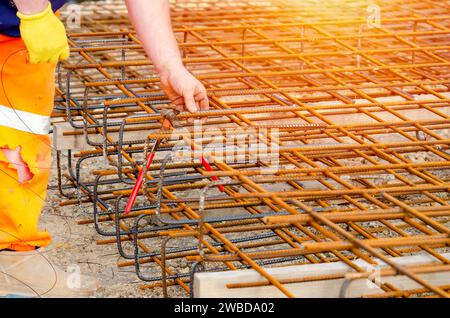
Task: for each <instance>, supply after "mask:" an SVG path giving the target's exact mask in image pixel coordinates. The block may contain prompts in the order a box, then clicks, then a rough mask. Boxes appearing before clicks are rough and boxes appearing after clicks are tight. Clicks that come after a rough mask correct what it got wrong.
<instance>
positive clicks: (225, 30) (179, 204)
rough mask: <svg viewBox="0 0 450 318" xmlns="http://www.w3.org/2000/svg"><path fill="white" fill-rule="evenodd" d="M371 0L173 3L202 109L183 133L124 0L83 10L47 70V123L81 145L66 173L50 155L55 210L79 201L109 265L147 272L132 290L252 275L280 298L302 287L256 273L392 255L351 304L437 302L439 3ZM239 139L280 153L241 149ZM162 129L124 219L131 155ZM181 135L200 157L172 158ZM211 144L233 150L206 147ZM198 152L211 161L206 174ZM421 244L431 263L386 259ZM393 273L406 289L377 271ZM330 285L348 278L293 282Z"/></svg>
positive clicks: (441, 95) (443, 38) (440, 262)
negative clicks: (107, 251)
mask: <svg viewBox="0 0 450 318" xmlns="http://www.w3.org/2000/svg"><path fill="white" fill-rule="evenodd" d="M367 5H368V4H367V2H366V1H351V2H345V1H337V0H336V1H328V2H327V1H325V2H324V1H320V3H319V2H316V1H302V2H301V4H296V3H295V1H282V0H273V1H192V0H186V1H176V3H174V5H173V24H174V30H175V34H176V36H177V39H178V41H179V43H180V49H181V51H182V54H183V58H184V62H185V64H186V66H187V67H188V69H189V70H190V71H191V72H192V73H193V74H195V75H196V76H197V77H198V78H199V79H200V80H201V81H202V82H203V83H204V84H205V86H206V88H207V89H208V92H209V97H210V106H211V109H210V110H209V111H205V112H201V113H198V114H189V113H181V114H180V115H179V116H178V117H179V120H180V121H181V122H182V123H183V129H180V130H175V131H174V132H173V133H172V134H167V133H162V132H160V130H159V129H160V127H161V119H162V116H161V114H160V110H161V109H162V108H164V107H165V106H166V105H167V104H169V102H170V101H168V100H167V99H166V98H165V95H164V93H163V92H162V91H161V89H160V87H159V78H158V77H157V76H156V75H155V74H156V73H155V71H154V68H153V66H152V65H151V64H150V63H149V61H148V60H147V59H146V58H145V55H144V53H143V50H142V47H141V45H140V42H139V40H138V39H137V37H136V35H135V33H134V32H133V31H132V28H131V26H130V24H129V22H128V20H127V17H126V13H125V12H126V10H125V7H124V5H123V4H122V3H121V2H120V1H119V2H112V3H101V2H100V3H97V2H96V3H95V4H89V3H88V4H86V5H85V7H84V9H83V15H82V17H83V18H82V22H83V23H82V29H83V32H78V31H77V30H72V31H71V34H70V36H69V41H70V44H71V46H72V52H73V53H72V57H71V60H70V62H69V63H66V64H65V65H64V66H63V67H62V68H60V70H59V73H58V83H59V85H58V88H57V93H58V95H59V96H58V98H57V106H56V109H55V113H54V118H55V122H61V121H68V122H69V123H70V124H71V125H72V127H73V129H72V130H70V131H66V132H65V135H75V136H76V135H82V136H84V137H83V138H84V139H85V142H86V143H87V144H88V145H90V148H89V149H85V150H82V151H78V152H76V153H74V152H73V151H68V153H67V164H66V165H65V164H63V163H62V161H63V160H62V153H61V152H58V168H59V169H58V171H59V184H58V187H59V190H60V192H61V194H63V195H65V196H67V200H66V201H64V202H62V204H63V205H71V204H80V205H81V206H82V208H83V210H84V211H85V212H86V213H89V214H90V216H89V217H87V216H86V217H87V218H86V219H84V220H82V221H80V223H81V224H87V223H94V225H95V228H96V230H97V231H98V233H99V234H101V235H104V236H107V238H105V239H102V240H99V241H98V243H99V244H116V245H117V247H118V251H119V253H120V255H121V256H122V258H123V259H124V260H123V261H122V262H120V263H119V266H123V267H126V266H134V267H135V269H136V272H137V275H138V276H139V278H141V279H142V280H144V281H147V282H149V283H147V284H145V285H143V286H141V288H142V289H146V288H153V287H162V288H163V291H164V295H165V296H168V295H170V288H169V287H170V286H175V287H171V288H182V289H184V290H185V291H186V292H190V290H191V286H190V285H189V283H190V282H191V279H190V278H191V276H192V275H193V273H194V272H196V271H198V270H208V271H220V270H235V269H240V268H252V269H254V270H256V271H257V272H258V273H260V274H261V275H262V276H263V277H265V278H266V282H265V283H264V284H265V285H274V286H275V287H277V288H278V290H279V291H280V292H281V294H280V295H285V296H289V297H293V296H297V297H307V296H308V295H295V294H293V293H292V292H291V291H290V290H289V284H291V283H295V282H299V279H296V278H295V277H293V278H292V279H291V280H287V281H286V280H285V281H282V280H277V279H275V278H274V277H272V276H271V275H269V274H268V273H267V271H266V269H267V267H270V266H280V265H283V266H287V265H300V264H308V263H311V264H318V263H325V262H335V261H342V262H344V263H345V264H347V265H348V266H349V268H350V269H351V271H353V272H355V273H358V275H359V276H357V278H365V277H368V275H369V273H368V270H367V269H366V268H362V267H361V266H359V265H357V263H355V261H356V260H358V259H362V260H365V261H366V262H367V263H368V264H372V265H374V266H376V265H377V264H379V261H382V262H384V263H385V264H387V265H388V268H386V269H383V270H382V271H381V274H380V275H381V276H382V278H381V282H377V281H375V280H374V281H373V282H374V283H375V284H377V285H378V287H379V288H380V290H382V291H384V292H382V293H378V292H374V293H373V294H372V295H364V296H368V297H411V296H441V297H448V296H449V293H448V291H449V286H448V285H443V286H437V285H434V284H431V283H430V282H428V281H426V280H424V279H423V278H422V277H421V274H423V273H429V272H448V270H449V267H448V265H449V260H448V259H447V258H446V257H445V256H443V253H445V252H448V244H449V241H450V238H449V227H448V216H449V215H450V209H449V204H448V197H449V196H448V194H449V188H450V185H449V174H448V171H449V170H448V166H449V165H450V164H449V162H450V161H449V154H448V149H449V143H450V139H449V135H448V132H449V130H448V129H449V128H450V118H449V98H450V86H449V84H450V80H449V78H448V74H449V47H450V43H449V39H450V38H449V22H448V21H450V20H449V14H448V13H449V12H450V11H449V9H450V5H449V4H448V2H442V1H430V0H426V1H420V2H414V1H385V2H383V1H382V2H381V4H379V5H380V8H381V17H382V19H381V25H380V26H377V27H372V26H369V25H368V24H367V19H366V16H367V12H366V8H367ZM197 116H201V117H203V118H207V121H206V123H204V124H203V125H202V127H201V129H199V128H198V125H197V126H196V127H194V126H193V125H192V124H190V123H188V122H184V121H185V120H186V119H188V118H195V117H197ZM199 132H200V133H201V135H202V137H203V138H198V137H199ZM274 132H276V133H274ZM249 135H252V136H254V140H253V141H257V142H258V145H259V147H262V148H263V149H266V148H265V147H268V149H276V151H277V153H275V155H277V154H278V153H279V156H275V157H271V156H266V157H263V158H260V157H258V156H257V155H259V154H260V151H261V148H258V147H257V148H255V147H253V146H248V147H246V146H242V145H240V143H244V142H245V141H246V139H239V136H247V138H248V136H249ZM163 138H169V140H168V141H167V142H164V143H163V144H162V145H161V146H160V148H159V150H158V153H157V160H156V162H155V163H154V164H153V165H152V166H151V167H150V169H149V171H147V172H146V178H147V180H146V182H145V183H144V186H143V188H142V190H141V192H140V195H139V197H138V201H137V204H136V205H135V207H134V209H133V211H132V213H130V214H129V215H125V213H124V207H125V203H126V201H127V198H128V196H129V195H130V193H131V188H132V186H133V184H134V180H135V178H136V176H137V174H138V172H139V171H140V170H141V169H142V167H143V160H144V158H145V157H146V154H147V153H148V151H149V149H150V146H151V145H152V143H153V142H154V141H155V140H160V139H163ZM230 140H231V143H227V141H230ZM180 141H181V142H182V143H183V145H185V146H188V147H187V148H188V149H191V147H192V149H195V151H187V152H186V151H184V153H183V155H181V156H180V155H178V154H177V153H175V152H174V151H173V147H174V146H175V145H179V144H180ZM222 143H224V144H226V147H225V148H224V149H226V150H229V149H230V148H231V149H232V153H233V154H234V156H235V158H236V157H237V158H238V160H234V161H231V162H230V160H225V159H226V158H225V159H223V158H220V156H219V155H217V153H208V149H209V148H211V145H216V144H222ZM200 149H204V150H205V151H206V154H208V155H207V158H208V159H209V160H210V162H211V164H212V166H213V168H214V171H212V172H208V171H205V169H203V167H202V165H201V163H200V161H199V159H198V152H199V150H200ZM186 153H187V154H186ZM255 158H256V159H255ZM274 159H276V163H274V162H273V160H274ZM270 168H272V170H271V169H270ZM273 168H276V169H275V170H273ZM213 176H218V177H219V178H220V181H219V182H211V181H210V180H211V178H212V177H213ZM218 184H222V185H224V186H225V192H224V193H221V192H220V191H218V190H217V188H216V185H218ZM74 186H75V187H76V189H77V191H75V192H73V193H72V192H71V191H68V190H69V188H71V187H74ZM89 206H90V207H92V210H93V218H92V216H91V212H88V210H90V209H89V208H88V207H89ZM419 254H420V255H421V254H427V255H431V256H432V257H433V259H434V260H435V261H434V262H431V263H430V264H426V266H425V268H422V267H420V268H419V267H411V268H410V267H405V266H399V265H398V264H396V263H395V262H394V261H392V259H395V258H396V257H400V256H405V255H419ZM187 267H190V268H191V270H187ZM393 275H402V276H403V275H404V276H406V277H408V278H409V279H411V280H413V281H415V282H416V283H417V285H418V287H417V288H414V289H409V290H404V289H402V287H401V286H395V285H394V284H392V283H388V282H385V281H383V278H384V277H385V276H393ZM337 278H345V277H343V276H342V275H341V276H339V275H337V276H336V275H335V276H333V277H319V276H318V277H309V278H302V279H301V280H302V281H315V280H323V279H337ZM258 284H260V283H256V282H243V283H242V284H240V285H239V284H238V285H237V286H232V285H230V286H228V287H229V288H246V287H251V286H257V285H258ZM264 284H263V285H264ZM349 288H351V287H349Z"/></svg>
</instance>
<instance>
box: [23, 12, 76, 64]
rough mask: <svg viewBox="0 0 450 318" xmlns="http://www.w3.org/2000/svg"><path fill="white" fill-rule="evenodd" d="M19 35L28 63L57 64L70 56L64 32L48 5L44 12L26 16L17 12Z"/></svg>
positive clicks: (62, 26)
mask: <svg viewBox="0 0 450 318" xmlns="http://www.w3.org/2000/svg"><path fill="white" fill-rule="evenodd" d="M17 16H18V17H19V19H20V33H21V36H22V40H23V41H24V43H25V46H26V47H27V49H28V54H29V62H30V63H31V64H38V63H57V62H58V61H62V60H65V59H67V58H68V57H69V55H70V50H69V45H68V43H67V36H66V30H65V28H64V25H63V24H62V22H61V21H60V20H59V19H58V17H57V16H56V15H55V14H54V13H53V10H52V6H51V4H50V3H49V4H48V7H47V9H45V10H44V11H42V12H40V13H37V14H32V15H26V14H23V13H20V12H17Z"/></svg>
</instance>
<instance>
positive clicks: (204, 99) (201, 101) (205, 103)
mask: <svg viewBox="0 0 450 318" xmlns="http://www.w3.org/2000/svg"><path fill="white" fill-rule="evenodd" d="M195 100H196V102H197V103H198V105H199V107H200V110H208V109H209V100H208V95H207V94H206V90H201V91H200V92H199V93H198V94H197V95H196V96H195Z"/></svg>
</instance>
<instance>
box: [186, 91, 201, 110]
mask: <svg viewBox="0 0 450 318" xmlns="http://www.w3.org/2000/svg"><path fill="white" fill-rule="evenodd" d="M183 97H184V105H185V107H186V109H187V110H188V111H190V112H191V113H195V112H196V111H198V109H197V105H196V104H195V99H194V92H193V91H187V92H186V93H185V94H184V96H183Z"/></svg>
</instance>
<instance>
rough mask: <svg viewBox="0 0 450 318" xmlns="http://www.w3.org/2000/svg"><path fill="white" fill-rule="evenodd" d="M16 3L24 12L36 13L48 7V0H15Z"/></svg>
mask: <svg viewBox="0 0 450 318" xmlns="http://www.w3.org/2000/svg"><path fill="white" fill-rule="evenodd" d="M14 4H15V5H16V7H17V10H19V11H20V12H22V13H23V14H35V13H39V12H42V11H44V10H45V9H46V8H47V6H48V0H14Z"/></svg>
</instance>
